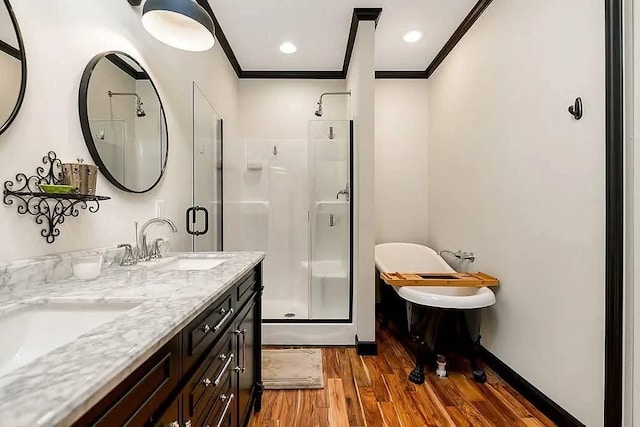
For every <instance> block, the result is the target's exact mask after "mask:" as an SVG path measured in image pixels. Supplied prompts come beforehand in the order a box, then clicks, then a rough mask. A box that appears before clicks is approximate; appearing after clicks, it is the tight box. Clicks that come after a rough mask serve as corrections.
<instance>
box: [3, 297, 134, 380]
mask: <svg viewBox="0 0 640 427" xmlns="http://www.w3.org/2000/svg"><path fill="white" fill-rule="evenodd" d="M138 304H139V303H122V302H113V303H106V302H87V303H85V302H83V303H34V304H27V305H25V306H24V307H20V308H17V309H15V310H12V311H9V312H7V313H4V314H2V315H0V342H1V343H2V345H1V346H0V376H2V375H4V374H6V373H8V372H11V371H13V370H15V369H17V368H19V367H21V366H24V365H26V364H27V363H29V362H31V361H33V360H35V359H36V358H38V357H40V356H42V355H44V354H46V353H49V352H51V351H52V350H55V349H56V348H58V347H61V346H63V345H65V344H68V343H70V342H72V341H74V340H75V339H76V338H78V337H79V336H81V335H83V334H85V333H87V332H89V331H91V330H93V329H95V328H97V327H98V326H100V325H103V324H105V323H107V322H109V321H111V320H113V319H115V318H116V317H118V316H119V315H121V314H122V313H125V312H126V311H129V310H131V309H132V308H134V307H136V306H137V305H138Z"/></svg>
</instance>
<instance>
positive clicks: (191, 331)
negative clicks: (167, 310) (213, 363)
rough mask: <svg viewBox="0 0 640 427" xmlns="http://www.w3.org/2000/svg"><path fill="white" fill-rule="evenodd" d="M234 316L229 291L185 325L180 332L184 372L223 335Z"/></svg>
mask: <svg viewBox="0 0 640 427" xmlns="http://www.w3.org/2000/svg"><path fill="white" fill-rule="evenodd" d="M233 317H234V309H233V304H232V296H231V293H227V294H225V295H224V296H223V297H221V298H219V299H218V300H217V301H216V302H215V303H214V304H212V306H211V307H210V308H208V309H206V310H205V311H204V312H203V313H202V314H201V315H199V316H198V317H196V319H195V320H194V321H193V322H191V323H190V324H189V326H187V327H186V328H185V329H184V330H183V333H182V340H183V349H184V357H183V360H182V369H183V370H182V372H184V373H185V374H186V373H188V372H189V369H190V368H191V367H192V366H193V365H194V363H196V362H197V361H198V360H200V359H201V358H202V356H203V355H204V353H205V352H206V351H207V350H209V349H210V348H211V345H212V344H213V343H214V342H215V341H216V340H217V339H218V338H219V337H220V336H222V335H223V333H224V332H225V330H226V329H227V327H228V326H229V325H231V322H232V320H233Z"/></svg>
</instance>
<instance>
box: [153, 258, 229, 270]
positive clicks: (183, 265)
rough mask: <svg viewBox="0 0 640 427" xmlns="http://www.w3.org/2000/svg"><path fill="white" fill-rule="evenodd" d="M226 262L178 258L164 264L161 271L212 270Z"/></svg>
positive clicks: (211, 259) (214, 259) (221, 260)
mask: <svg viewBox="0 0 640 427" xmlns="http://www.w3.org/2000/svg"><path fill="white" fill-rule="evenodd" d="M224 261H225V260H223V259H216V258H195V257H193V258H177V259H174V260H171V261H169V262H167V263H166V264H163V265H162V266H161V267H160V268H159V270H160V271H203V270H211V269H212V268H215V267H217V266H219V265H220V264H222V263H223V262H224Z"/></svg>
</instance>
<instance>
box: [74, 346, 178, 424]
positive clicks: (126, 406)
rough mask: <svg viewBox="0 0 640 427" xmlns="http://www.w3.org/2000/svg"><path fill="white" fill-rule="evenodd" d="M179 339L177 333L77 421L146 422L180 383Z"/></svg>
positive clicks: (83, 422) (91, 422)
mask: <svg viewBox="0 0 640 427" xmlns="http://www.w3.org/2000/svg"><path fill="white" fill-rule="evenodd" d="M178 343H179V341H178V339H177V337H176V338H174V339H172V340H171V341H169V342H168V343H167V344H166V345H165V346H164V347H162V349H160V350H159V351H157V352H156V353H155V354H154V355H153V356H151V357H150V358H149V359H148V360H147V361H146V362H144V363H143V364H142V366H140V367H139V368H138V369H136V370H135V371H134V372H133V373H132V374H131V375H129V376H128V377H127V378H126V379H125V380H124V381H123V382H121V383H120V384H119V385H118V386H116V388H115V389H113V390H112V391H111V392H110V393H109V394H107V396H105V397H104V398H103V399H102V400H101V401H100V402H99V403H98V404H96V405H95V406H94V407H93V408H92V409H91V410H89V412H87V413H86V414H85V415H84V416H83V417H82V418H81V419H80V420H78V421H77V422H76V423H75V425H76V426H87V425H92V426H105V427H112V426H132V427H133V426H143V425H145V423H147V422H148V421H149V419H151V418H152V416H153V415H154V412H155V411H157V409H158V407H159V406H161V405H162V403H163V402H165V401H166V399H167V398H168V397H169V395H170V394H171V392H172V391H173V390H174V389H175V387H177V385H178V366H179V362H178Z"/></svg>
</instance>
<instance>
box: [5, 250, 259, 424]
mask: <svg viewBox="0 0 640 427" xmlns="http://www.w3.org/2000/svg"><path fill="white" fill-rule="evenodd" d="M174 255H177V256H179V257H188V256H190V255H189V254H174ZM191 256H193V254H191ZM209 256H211V257H216V258H220V259H225V262H224V263H222V264H221V265H219V266H217V267H215V268H213V269H211V270H205V271H164V272H162V271H157V270H155V269H154V268H147V267H145V266H143V265H139V266H134V267H111V268H108V269H106V270H103V272H102V275H101V276H100V277H99V278H98V279H95V280H92V281H79V280H75V279H68V280H63V281H58V282H52V283H45V284H42V285H41V286H35V287H34V286H29V287H26V288H24V289H20V288H16V289H14V290H12V291H11V292H7V293H4V294H0V315H1V314H2V313H6V312H9V311H11V310H14V309H16V308H19V307H21V306H22V305H24V304H32V303H45V302H49V303H51V302H87V303H88V302H133V303H139V305H137V306H136V307H134V308H133V309H131V310H129V311H126V312H124V313H123V314H121V315H119V316H118V317H117V318H116V319H115V320H112V321H110V322H108V323H105V324H103V325H102V326H99V327H97V328H95V329H94V330H92V331H90V332H89V333H86V334H84V335H82V336H80V337H79V338H77V339H76V340H74V341H72V342H70V343H69V344H67V345H64V346H62V347H59V348H57V349H56V350H53V351H52V352H50V353H47V354H45V355H43V356H41V357H39V358H37V359H35V360H34V361H33V362H31V363H28V364H27V365H25V366H23V367H21V368H18V369H16V370H14V371H11V372H9V373H7V374H6V375H4V376H1V377H0V425H2V426H5V425H6V426H12V427H21V426H25V427H27V426H29V427H33V426H54V425H60V426H66V425H69V424H71V423H72V422H73V421H75V420H76V419H78V418H79V417H80V416H81V415H82V414H84V413H85V412H86V411H87V410H88V409H89V408H91V407H92V406H93V405H94V404H96V403H97V402H98V401H99V400H100V399H101V398H102V397H104V396H105V395H106V393H107V392H108V391H109V390H111V389H112V388H113V387H114V386H116V385H117V384H118V383H119V382H120V381H122V380H123V379H124V378H125V377H126V376H127V375H128V374H130V373H131V372H132V371H133V370H135V369H136V368H137V367H138V366H139V365H140V364H141V363H142V362H143V361H144V360H146V359H147V358H148V357H149V356H150V355H151V354H153V353H154V352H155V351H156V350H157V349H159V348H160V347H162V346H163V345H164V344H165V343H166V342H167V341H168V340H169V339H171V338H172V337H173V336H175V334H176V333H177V332H178V331H180V330H181V329H182V328H183V327H184V326H186V325H187V324H188V323H189V322H190V321H191V320H193V319H194V318H195V317H196V316H197V315H198V314H199V313H201V312H202V311H203V310H204V309H205V308H206V307H207V306H208V305H209V304H211V303H212V302H213V301H214V300H215V299H216V298H217V297H218V296H220V295H221V294H222V293H224V292H225V291H226V290H228V289H229V288H230V287H231V285H232V283H233V282H234V281H235V280H237V279H239V278H240V277H241V276H242V275H243V274H245V273H246V272H248V271H249V270H250V269H251V268H253V267H254V266H256V265H257V264H258V263H259V262H260V261H262V260H263V259H264V253H259V252H241V253H232V252H225V253H212V254H209ZM17 336H19V335H17ZM0 345H2V343H1V342H0Z"/></svg>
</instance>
